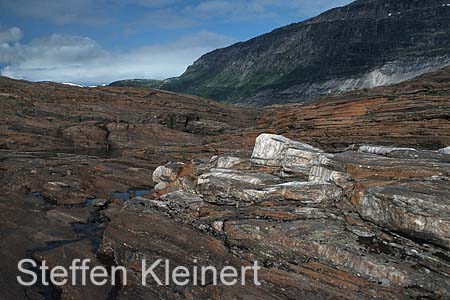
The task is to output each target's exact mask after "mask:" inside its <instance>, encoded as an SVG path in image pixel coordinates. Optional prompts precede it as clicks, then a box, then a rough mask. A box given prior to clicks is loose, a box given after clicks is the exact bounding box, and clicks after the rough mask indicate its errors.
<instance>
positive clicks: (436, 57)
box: [161, 0, 450, 106]
mask: <svg viewBox="0 0 450 300" xmlns="http://www.w3.org/2000/svg"><path fill="white" fill-rule="evenodd" d="M449 64H450V5H449V4H445V3H444V4H443V1H442V0H414V1H411V0H358V1H355V2H353V3H351V4H349V5H347V6H344V7H340V8H335V9H332V10H329V11H327V12H325V13H323V14H321V15H319V16H317V17H315V18H312V19H309V20H306V21H304V22H300V23H295V24H291V25H288V26H285V27H282V28H279V29H276V30H274V31H272V32H270V33H267V34H264V35H261V36H258V37H256V38H253V39H251V40H249V41H247V42H241V43H237V44H234V45H232V46H230V47H227V48H223V49H218V50H215V51H212V52H210V53H207V54H205V55H203V56H202V57H201V58H200V59H198V60H197V61H196V62H194V64H193V65H191V66H189V67H188V69H187V70H186V72H185V73H184V74H182V75H181V76H180V77H179V78H178V79H176V80H172V81H170V82H168V83H165V84H163V85H162V86H161V88H163V89H167V90H171V91H176V92H183V93H188V94H194V95H199V96H203V97H209V98H213V99H216V100H220V101H225V102H230V103H239V104H246V105H255V106H265V105H270V104H274V103H289V102H308V101H311V100H313V99H315V98H318V97H319V96H323V95H327V94H335V93H340V92H345V91H349V90H353V89H359V88H371V87H376V86H381V85H389V84H393V83H398V82H401V81H404V80H407V79H411V78H413V77H415V76H418V75H420V74H423V73H425V72H429V71H434V70H437V69H439V68H441V67H443V66H446V65H449Z"/></svg>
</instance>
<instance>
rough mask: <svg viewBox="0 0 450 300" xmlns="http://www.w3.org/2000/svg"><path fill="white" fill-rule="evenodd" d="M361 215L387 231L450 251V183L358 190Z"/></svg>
mask: <svg viewBox="0 0 450 300" xmlns="http://www.w3.org/2000/svg"><path fill="white" fill-rule="evenodd" d="M353 203H354V205H355V207H356V209H357V211H358V212H359V213H360V215H361V216H362V217H363V218H365V219H367V220H369V221H371V222H374V223H376V224H377V225H380V226H383V227H385V228H388V229H389V230H392V231H398V232H402V233H403V234H405V235H407V236H410V237H411V238H417V239H421V240H425V241H429V242H432V243H436V244H438V245H440V246H443V247H446V248H447V249H450V184H449V182H448V181H435V182H408V183H400V184H396V185H390V186H384V187H370V188H368V189H366V190H363V191H358V192H356V193H355V194H354V196H353Z"/></svg>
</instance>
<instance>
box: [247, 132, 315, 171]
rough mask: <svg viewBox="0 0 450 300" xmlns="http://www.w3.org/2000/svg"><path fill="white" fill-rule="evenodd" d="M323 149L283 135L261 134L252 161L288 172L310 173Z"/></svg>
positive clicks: (257, 139)
mask: <svg viewBox="0 0 450 300" xmlns="http://www.w3.org/2000/svg"><path fill="white" fill-rule="evenodd" d="M319 153H322V150H320V149H317V148H314V147H313V146H311V145H308V144H305V143H301V142H296V141H293V140H290V139H288V138H285V137H283V136H281V135H274V134H265V133H264V134H261V135H259V136H258V137H257V138H256V142H255V147H254V148H253V153H252V159H251V161H252V163H254V164H257V165H264V166H269V167H280V168H282V169H283V171H285V172H288V173H300V174H303V175H308V174H309V171H310V169H311V166H312V162H313V161H314V160H315V159H317V155H318V154H319Z"/></svg>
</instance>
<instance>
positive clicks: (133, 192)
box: [112, 188, 152, 201]
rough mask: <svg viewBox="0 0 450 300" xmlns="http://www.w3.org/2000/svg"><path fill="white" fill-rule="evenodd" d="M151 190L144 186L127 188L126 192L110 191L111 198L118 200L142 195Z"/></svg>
mask: <svg viewBox="0 0 450 300" xmlns="http://www.w3.org/2000/svg"><path fill="white" fill-rule="evenodd" d="M151 192H152V190H150V189H145V188H142V189H141V188H133V189H130V190H128V191H127V192H114V193H112V197H113V199H120V200H125V201H126V200H130V199H131V198H135V197H138V196H140V197H142V196H145V195H148V194H150V193H151Z"/></svg>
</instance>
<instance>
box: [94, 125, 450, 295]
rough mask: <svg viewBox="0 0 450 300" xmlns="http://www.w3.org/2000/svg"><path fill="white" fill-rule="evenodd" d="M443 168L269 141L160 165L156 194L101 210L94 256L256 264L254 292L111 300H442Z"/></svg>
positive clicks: (445, 164) (381, 153)
mask: <svg viewBox="0 0 450 300" xmlns="http://www.w3.org/2000/svg"><path fill="white" fill-rule="evenodd" d="M449 159H450V157H449V156H448V155H447V154H442V153H439V151H423V150H416V149H413V148H407V149H404V148H388V147H377V146H369V145H367V146H362V147H360V148H359V151H358V149H354V150H351V151H345V152H339V153H333V154H331V153H326V152H324V151H322V150H320V149H318V148H315V147H312V146H310V145H308V144H305V143H301V142H298V141H293V140H290V139H288V138H285V137H283V136H279V135H273V134H262V135H260V136H259V137H258V138H257V139H256V144H255V147H254V150H253V153H251V154H248V156H246V155H243V154H242V153H230V154H226V155H221V156H215V157H212V158H211V159H210V160H207V159H205V160H194V161H188V162H185V163H168V164H167V165H165V166H163V167H160V168H158V169H157V170H156V171H155V172H154V174H153V176H154V177H155V178H158V179H157V181H158V186H159V187H158V186H157V188H156V189H155V192H154V193H152V194H148V195H145V196H142V197H140V196H138V197H135V198H132V199H130V200H128V201H126V202H125V203H124V205H123V207H122V208H121V209H120V210H117V209H106V210H105V212H108V210H111V213H109V215H110V217H111V222H110V223H109V225H108V226H107V227H106V230H105V233H104V236H103V241H102V244H101V247H100V249H99V253H101V255H102V256H109V257H112V259H113V261H114V264H118V265H126V266H128V272H129V276H130V277H131V278H136V282H139V268H137V267H135V266H137V265H138V259H141V258H146V259H149V260H151V259H155V258H162V257H164V258H169V259H171V260H174V261H175V262H177V263H180V264H183V265H188V266H192V264H193V263H192V261H193V259H194V258H195V259H197V260H199V261H202V262H204V263H208V264H215V265H217V266H218V267H220V266H223V265H224V264H231V265H234V266H239V265H249V264H252V263H253V262H254V261H258V262H260V264H261V265H262V266H263V269H262V270H261V280H262V283H263V285H262V286H254V285H251V284H249V285H246V286H239V287H237V288H235V287H233V288H230V287H226V286H220V285H219V286H214V285H207V286H202V287H198V286H190V285H187V286H185V287H183V288H179V287H176V286H164V287H160V286H159V287H155V286H154V285H153V286H150V287H142V286H139V285H138V284H135V285H131V286H127V287H124V288H123V289H122V290H121V291H120V293H119V299H131V298H135V297H137V298H138V299H153V298H152V297H163V298H165V299H180V298H181V299H412V298H414V299H446V298H449V297H450V279H449V278H450V277H449V276H450V260H449V257H450V243H449V240H450V232H449V228H450V226H449V224H450V223H449V222H450V202H449V199H450V189H449V182H450V181H449V180H450V164H449Z"/></svg>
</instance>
